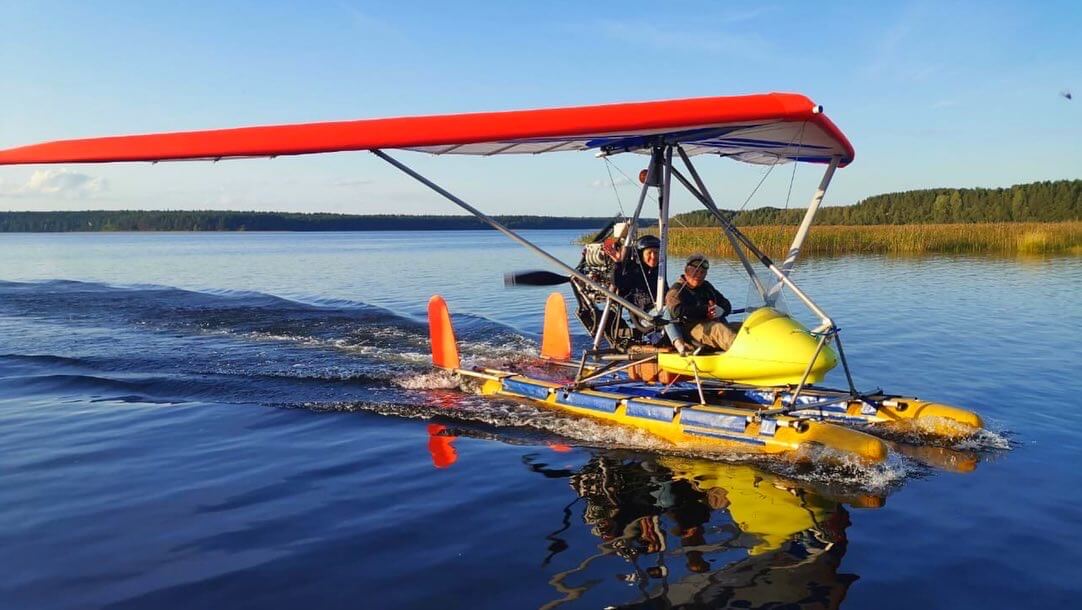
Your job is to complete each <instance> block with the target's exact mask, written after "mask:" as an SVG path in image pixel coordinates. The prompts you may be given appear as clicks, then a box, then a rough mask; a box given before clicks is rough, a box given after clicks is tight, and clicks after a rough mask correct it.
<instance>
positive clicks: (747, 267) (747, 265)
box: [676, 146, 767, 303]
mask: <svg viewBox="0 0 1082 610" xmlns="http://www.w3.org/2000/svg"><path fill="white" fill-rule="evenodd" d="M676 152H677V153H678V154H679V155H680V159H681V160H683V162H684V166H685V167H687V168H688V173H690V174H691V178H692V179H693V180H695V184H696V185H697V186H698V187H699V192H700V193H701V194H702V195H703V196H704V197H706V198H707V199H709V200H710V203H711V205H713V206H714V208H715V209H716V208H717V207H718V206H717V203H716V202H714V198H713V197H711V196H710V191H708V190H707V188H706V183H704V182H703V179H702V178H701V177H699V172H698V171H697V170H696V169H695V166H694V165H692V164H691V160H690V159H689V158H688V155H687V153H686V152H684V149H683V147H681V146H677V147H676ZM721 229H722V233H724V234H725V237H726V238H727V239H728V240H729V245H731V246H732V247H733V252H736V255H737V257H739V258H740V263H741V264H742V265H743V266H744V272H745V273H747V274H748V277H749V278H750V279H751V282H752V284H753V285H754V286H755V289H756V290H757V291H758V292H759V296H760V297H762V299H763V302H764V303H765V302H766V294H767V289H766V286H765V285H764V284H763V280H762V279H760V278H759V274H758V273H756V272H755V268H754V267H752V266H751V261H749V260H748V257H747V255H746V254H744V251H743V250H741V249H740V242H738V241H737V240H736V238H735V237H733V235H732V234H731V233H730V232H729V231H727V230H726V226H725V225H722V227H721Z"/></svg>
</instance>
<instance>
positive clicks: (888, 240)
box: [669, 221, 1082, 258]
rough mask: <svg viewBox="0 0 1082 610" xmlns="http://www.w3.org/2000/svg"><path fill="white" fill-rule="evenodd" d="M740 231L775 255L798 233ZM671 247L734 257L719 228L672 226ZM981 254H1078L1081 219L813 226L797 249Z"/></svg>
mask: <svg viewBox="0 0 1082 610" xmlns="http://www.w3.org/2000/svg"><path fill="white" fill-rule="evenodd" d="M740 230H741V231H742V232H743V233H744V234H746V235H747V236H748V237H750V238H751V239H752V241H754V242H755V243H756V245H758V246H759V248H760V249H762V250H763V251H764V252H765V253H767V255H770V256H776V257H778V258H782V257H784V255H785V253H786V252H787V251H788V249H789V244H790V242H792V239H793V235H794V234H795V233H796V227H793V226H749V227H740ZM669 251H670V252H671V253H673V254H678V255H679V254H685V255H686V254H690V253H692V252H702V253H703V254H706V255H708V256H712V257H719V258H721V257H731V256H733V252H732V248H731V247H730V246H729V242H728V240H726V239H725V238H724V236H723V235H722V234H721V230H720V229H718V228H697V227H696V228H672V229H670V232H669ZM983 253H989V254H1071V255H1076V256H1077V255H1082V222H1079V221H1073V222H1048V223H1038V222H1001V223H975V224H936V225H827V226H814V227H812V229H811V232H810V233H809V234H808V238H807V240H806V241H805V242H804V246H803V248H802V249H801V255H802V256H840V255H846V254H983Z"/></svg>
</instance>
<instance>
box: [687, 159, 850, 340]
mask: <svg viewBox="0 0 1082 610" xmlns="http://www.w3.org/2000/svg"><path fill="white" fill-rule="evenodd" d="M673 175H674V176H676V179H677V180H679V181H680V183H681V184H683V185H684V188H686V189H687V190H688V192H690V193H691V194H692V195H694V196H695V197H696V198H697V199H698V200H699V202H700V203H702V204H703V206H704V207H705V208H706V209H707V210H710V212H712V213H713V214H714V216H715V217H717V219H718V220H719V221H720V222H721V225H722V226H723V227H726V230H729V231H732V233H733V236H734V237H736V238H737V239H738V240H740V243H742V244H744V246H745V247H746V248H747V249H748V250H750V251H751V253H752V254H754V255H755V256H756V257H757V258H758V259H759V262H761V263H762V264H763V266H765V267H766V268H767V269H769V270H770V272H771V273H773V274H774V275H775V276H776V277H777V278H778V280H779V281H780V282H781V283H782V284H784V285H785V286H787V287H788V288H789V289H790V290H792V291H793V294H795V295H796V297H797V298H798V299H800V301H801V302H802V303H804V305H805V306H806V307H807V308H808V309H810V310H811V312H812V313H814V314H815V315H816V316H818V317H819V321H820V326H819V327H818V328H817V329H816V332H821V331H823V330H825V329H828V328H833V327H834V321H833V320H831V319H830V316H828V315H827V314H826V312H825V311H823V310H822V309H821V308H820V307H819V306H818V305H816V304H815V301H813V300H812V299H811V297H809V296H808V295H807V294H805V293H804V291H803V290H801V289H800V287H799V286H797V285H796V284H795V283H794V282H793V280H791V279H789V276H787V275H786V274H785V273H784V272H783V271H782V270H781V269H779V268H778V266H777V265H775V264H774V261H772V260H770V257H769V256H767V255H766V254H764V253H763V251H762V250H760V249H759V247H758V246H756V245H755V242H753V241H751V239H749V238H748V236H747V235H744V234H743V233H741V232H740V230H739V229H737V228H736V227H734V226H733V225H732V223H731V222H729V219H727V218H725V215H724V214H722V213H721V211H719V210H718V209H717V207H716V206H714V204H713V202H711V201H709V200H707V199H706V198H705V197H703V195H702V194H701V193H699V191H698V190H697V189H696V188H695V187H694V185H692V184H691V182H690V181H689V180H688V179H687V178H686V177H684V175H683V174H681V173H680V171H679V170H677V169H676V168H673Z"/></svg>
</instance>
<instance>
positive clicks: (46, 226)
mask: <svg viewBox="0 0 1082 610" xmlns="http://www.w3.org/2000/svg"><path fill="white" fill-rule="evenodd" d="M494 218H495V219H496V220H497V221H499V222H500V223H501V224H503V225H505V226H507V227H509V228H512V229H516V230H521V229H587V230H588V229H596V228H597V227H598V226H601V225H604V224H605V223H607V222H609V221H610V220H611V219H610V218H600V217H569V216H495V217H494ZM489 228H491V227H489V226H488V225H487V224H485V223H483V222H482V221H480V220H478V219H477V218H474V217H473V216H438V215H431V216H408V215H392V214H388V215H372V216H361V215H350V214H323V213H317V214H303V213H292V212H221V211H214V210H196V211H182V210H170V211H155V210H120V211H115V210H90V211H78V212H75V211H72V212H0V232H7V233H14V232H41V233H56V232H74V231H411V230H469V229H489Z"/></svg>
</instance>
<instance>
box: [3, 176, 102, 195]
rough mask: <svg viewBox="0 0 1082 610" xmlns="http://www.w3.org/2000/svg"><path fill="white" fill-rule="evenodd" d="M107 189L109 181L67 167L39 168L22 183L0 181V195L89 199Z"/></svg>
mask: <svg viewBox="0 0 1082 610" xmlns="http://www.w3.org/2000/svg"><path fill="white" fill-rule="evenodd" d="M108 190H109V181H108V180H106V179H105V178H95V177H94V176H89V175H87V174H80V173H79V172H73V171H71V170H68V169H39V170H37V171H35V172H34V173H33V175H31V176H30V179H29V180H27V181H26V182H25V183H23V184H19V185H9V184H8V183H7V182H6V181H0V197H61V198H64V199H89V198H93V197H96V196H97V195H100V194H101V193H104V192H106V191H108Z"/></svg>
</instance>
